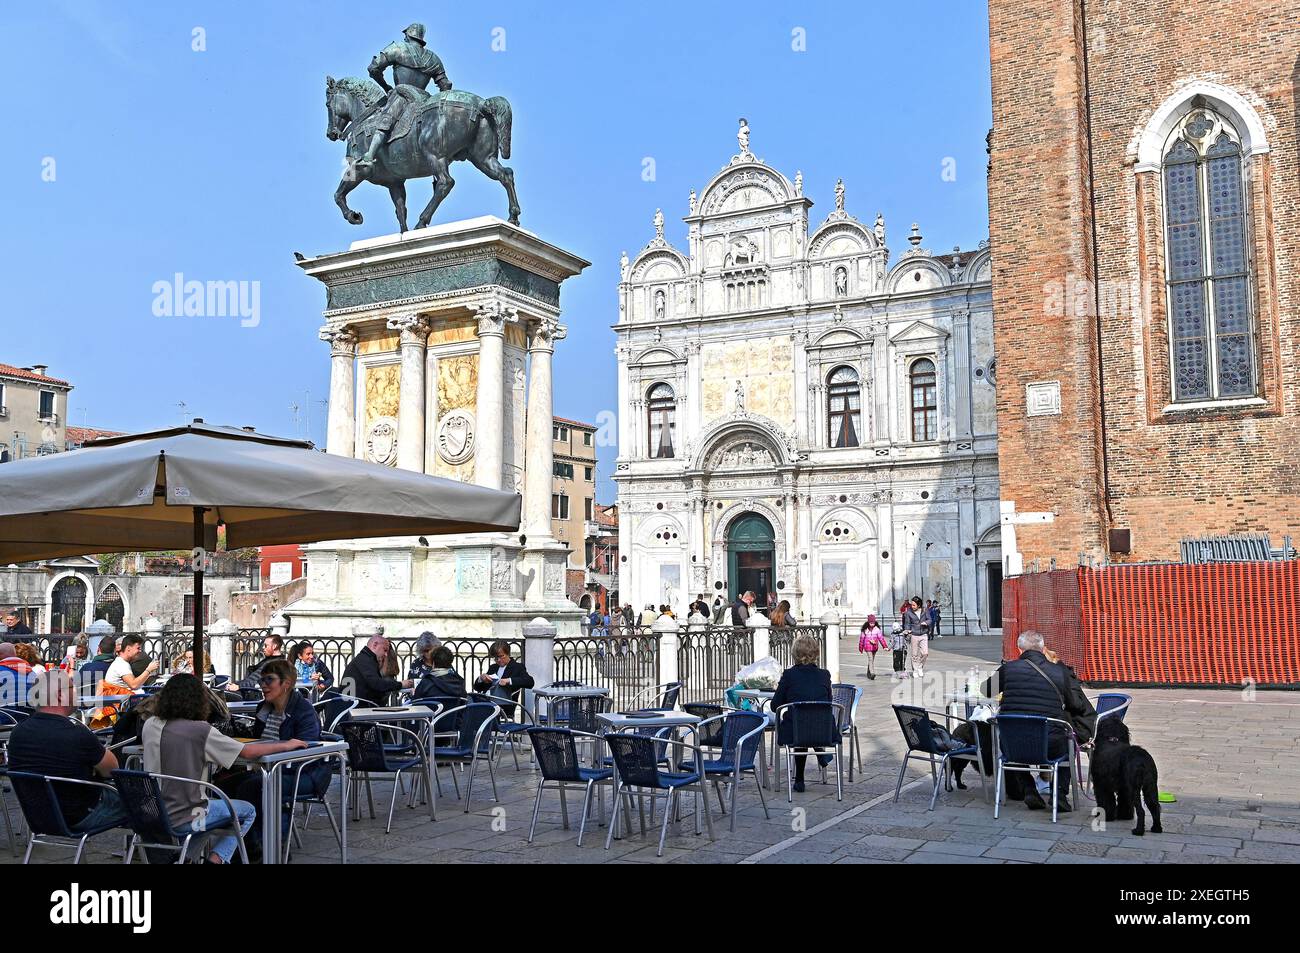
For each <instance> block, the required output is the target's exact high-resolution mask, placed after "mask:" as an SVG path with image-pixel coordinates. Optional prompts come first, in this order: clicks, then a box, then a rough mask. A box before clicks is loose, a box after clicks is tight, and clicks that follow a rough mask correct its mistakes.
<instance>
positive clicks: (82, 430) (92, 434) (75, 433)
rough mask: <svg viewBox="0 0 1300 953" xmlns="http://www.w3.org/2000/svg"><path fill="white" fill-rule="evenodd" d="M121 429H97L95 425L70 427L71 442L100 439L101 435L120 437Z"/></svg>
mask: <svg viewBox="0 0 1300 953" xmlns="http://www.w3.org/2000/svg"><path fill="white" fill-rule="evenodd" d="M122 434H123V431H121V430H96V429H95V428H94V427H69V428H68V437H67V439H68V442H69V443H85V442H86V441H87V440H98V439H99V438H100V437H120V436H122Z"/></svg>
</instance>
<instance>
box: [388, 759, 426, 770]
mask: <svg viewBox="0 0 1300 953" xmlns="http://www.w3.org/2000/svg"><path fill="white" fill-rule="evenodd" d="M420 764H421V761H420V759H419V758H398V759H396V760H391V759H390V760H389V762H388V770H389V771H406V770H409V769H410V768H415V767H419V765H420Z"/></svg>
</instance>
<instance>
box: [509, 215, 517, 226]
mask: <svg viewBox="0 0 1300 953" xmlns="http://www.w3.org/2000/svg"><path fill="white" fill-rule="evenodd" d="M509 221H510V224H511V225H518V224H519V213H518V212H514V213H512V214H511V216H510V219H509Z"/></svg>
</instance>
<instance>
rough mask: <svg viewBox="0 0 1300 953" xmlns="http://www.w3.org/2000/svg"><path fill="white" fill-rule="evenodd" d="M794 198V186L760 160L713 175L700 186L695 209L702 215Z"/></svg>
mask: <svg viewBox="0 0 1300 953" xmlns="http://www.w3.org/2000/svg"><path fill="white" fill-rule="evenodd" d="M794 197H795V196H794V187H793V186H792V185H791V184H790V182H789V181H788V180H787V179H786V177H785V176H783V175H782V174H781V173H780V172H778V171H776V169H773V168H771V167H770V166H766V165H763V164H762V163H761V162H744V163H739V164H737V165H732V166H728V167H727V168H725V169H723V170H722V171H721V172H720V173H718V174H717V175H716V176H714V177H713V181H711V182H710V183H709V184H708V185H706V186H705V187H704V192H703V194H702V195H701V197H700V205H699V209H700V214H702V215H718V214H722V213H725V212H738V211H743V210H745V209H751V208H761V207H762V206H765V205H779V204H781V203H782V202H788V201H789V200H790V199H792V198H794Z"/></svg>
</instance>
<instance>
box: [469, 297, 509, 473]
mask: <svg viewBox="0 0 1300 953" xmlns="http://www.w3.org/2000/svg"><path fill="white" fill-rule="evenodd" d="M474 310H475V312H477V314H478V342H479V343H478V392H477V394H476V395H475V403H474V418H475V420H474V429H475V431H476V434H475V440H476V442H477V448H476V449H475V451H474V453H475V456H476V457H477V459H476V460H475V462H474V482H475V483H477V484H478V485H479V486H486V487H491V488H492V489H494V490H499V489H501V485H502V484H501V468H502V462H503V460H502V454H503V450H502V446H503V443H502V438H503V437H504V435H505V340H506V322H507V321H514V320H516V319H517V318H518V312H517V311H516V310H515V309H514V308H510V307H507V306H505V305H503V304H502V303H501V302H499V301H489V302H487V303H486V304H481V305H478V306H477V307H476V308H475V309H474ZM511 489H514V488H513V487H511Z"/></svg>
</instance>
